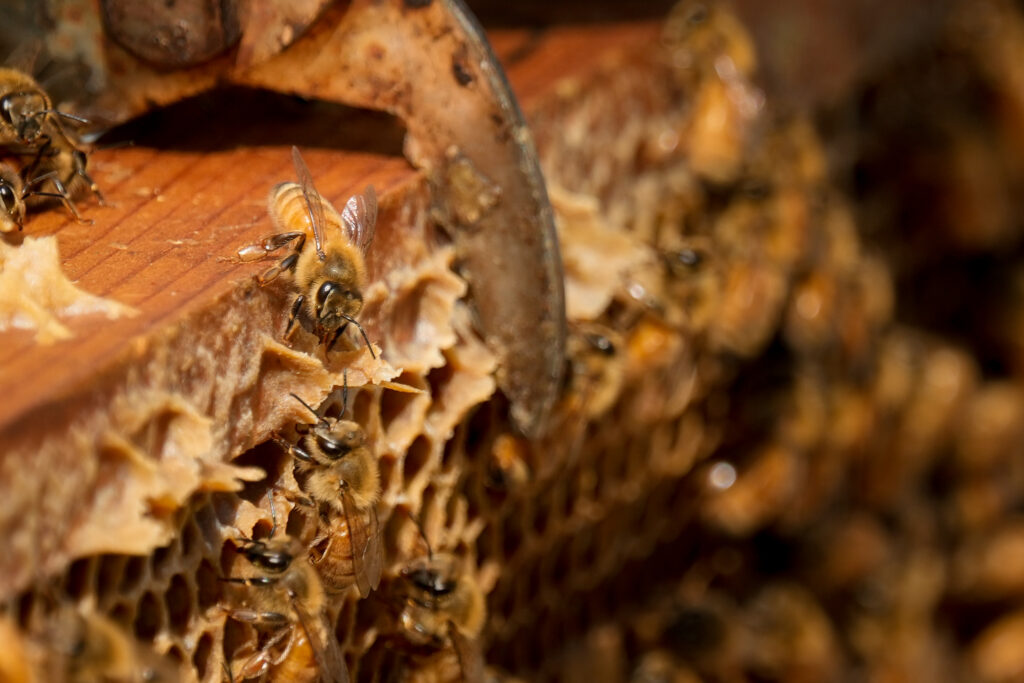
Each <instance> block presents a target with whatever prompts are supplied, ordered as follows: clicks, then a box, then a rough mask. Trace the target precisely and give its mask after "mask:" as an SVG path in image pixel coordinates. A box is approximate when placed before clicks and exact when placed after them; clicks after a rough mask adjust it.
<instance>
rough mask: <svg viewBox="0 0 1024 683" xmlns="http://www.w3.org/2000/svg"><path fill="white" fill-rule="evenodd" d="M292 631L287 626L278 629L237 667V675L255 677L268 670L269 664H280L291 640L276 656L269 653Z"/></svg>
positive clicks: (285, 655) (290, 644)
mask: <svg viewBox="0 0 1024 683" xmlns="http://www.w3.org/2000/svg"><path fill="white" fill-rule="evenodd" d="M292 634H293V631H292V630H291V629H287V628H281V629H278V631H277V633H275V634H274V635H273V637H271V638H270V639H269V640H268V641H267V642H266V643H264V644H263V646H262V647H261V648H260V649H259V651H258V652H257V653H256V654H254V655H252V656H251V657H249V659H247V660H246V661H245V662H244V663H243V664H242V666H241V667H240V668H239V675H240V676H241V677H242V678H255V677H257V676H263V675H264V674H266V673H267V671H269V670H270V667H271V666H274V665H277V664H280V663H281V662H282V661H284V659H285V657H287V656H288V652H289V651H290V650H291V647H292V642H289V643H288V645H287V646H286V647H285V648H283V650H284V651H283V652H281V653H280V654H278V656H277V657H273V656H272V655H271V651H272V650H273V649H274V648H275V647H277V645H278V644H279V643H280V642H281V641H282V640H284V639H285V638H287V637H289V636H291V635H292Z"/></svg>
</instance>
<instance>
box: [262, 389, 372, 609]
mask: <svg viewBox="0 0 1024 683" xmlns="http://www.w3.org/2000/svg"><path fill="white" fill-rule="evenodd" d="M292 396H293V397H294V398H295V400H297V401H298V402H299V403H301V404H302V405H303V406H305V407H306V409H307V410H309V412H310V413H312V415H313V417H314V418H316V420H317V421H316V423H315V424H298V425H296V427H295V429H296V431H297V432H298V433H299V434H300V439H299V442H298V443H297V444H291V443H288V442H285V441H283V440H279V443H281V445H282V446H283V447H284V448H285V449H286V450H287V451H288V453H289V454H291V455H292V456H293V457H294V458H295V459H296V468H295V469H296V472H295V474H296V479H297V480H298V481H299V486H300V487H301V488H302V490H303V491H304V492H305V493H306V495H308V496H309V497H310V499H311V500H312V501H313V503H314V504H315V505H316V506H317V507H318V508H323V509H324V510H325V511H326V512H327V515H326V519H327V522H326V524H325V525H323V528H322V529H321V531H320V534H318V536H317V538H316V539H314V540H313V542H312V543H311V547H312V548H313V549H314V553H315V554H318V556H316V555H315V556H314V559H313V562H314V564H315V565H316V566H317V568H318V569H319V570H320V573H321V575H322V576H323V579H324V583H325V584H326V585H327V586H328V588H330V589H332V590H340V589H342V588H345V587H347V586H350V585H351V584H352V580H353V578H354V580H355V584H356V587H357V588H358V589H359V594H360V595H362V596H363V597H366V596H367V595H369V593H370V591H371V590H374V589H375V588H377V585H378V584H379V583H380V574H381V569H382V566H383V564H384V554H383V549H382V546H381V544H380V528H379V524H378V521H377V508H376V504H377V500H378V499H379V498H380V470H379V468H378V466H377V458H376V456H375V455H374V454H373V452H372V450H371V449H370V447H369V445H368V444H367V442H366V432H365V431H364V430H363V428H362V426H361V425H360V424H359V423H357V422H353V421H352V420H346V419H345V417H344V410H345V409H346V407H347V405H348V381H347V380H346V382H345V386H344V389H343V398H342V414H341V415H340V416H339V417H337V418H328V417H323V416H321V415H320V414H319V413H317V412H316V411H315V410H314V409H313V408H312V407H311V406H310V405H309V404H307V403H306V402H305V401H303V400H302V399H301V398H299V397H298V396H295V394H292ZM342 524H344V529H342V528H341V525H342ZM346 537H347V540H348V543H345V542H344V541H345V539H346Z"/></svg>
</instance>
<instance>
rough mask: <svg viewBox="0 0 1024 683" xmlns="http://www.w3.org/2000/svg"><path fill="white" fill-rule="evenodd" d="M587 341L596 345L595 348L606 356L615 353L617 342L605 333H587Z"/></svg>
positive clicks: (593, 345)
mask: <svg viewBox="0 0 1024 683" xmlns="http://www.w3.org/2000/svg"><path fill="white" fill-rule="evenodd" d="M587 341H588V342H590V345H591V346H592V347H594V350H596V351H599V352H601V353H603V354H604V355H606V356H611V355H613V354H614V353H615V344H613V343H612V340H611V339H609V338H608V337H606V336H604V335H603V334H589V335H587Z"/></svg>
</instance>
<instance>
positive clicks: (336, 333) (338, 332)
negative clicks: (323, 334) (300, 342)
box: [321, 323, 348, 353]
mask: <svg viewBox="0 0 1024 683" xmlns="http://www.w3.org/2000/svg"><path fill="white" fill-rule="evenodd" d="M346 327H348V323H345V324H344V325H342V326H341V327H339V328H338V329H336V330H335V331H334V334H332V335H331V340H330V342H328V343H327V353H330V352H331V351H333V350H334V345H335V344H337V343H338V340H339V339H341V334H342V332H344V331H345V328H346ZM321 341H326V340H325V339H324V340H321Z"/></svg>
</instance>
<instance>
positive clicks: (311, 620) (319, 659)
mask: <svg viewBox="0 0 1024 683" xmlns="http://www.w3.org/2000/svg"><path fill="white" fill-rule="evenodd" d="M292 608H293V609H294V610H295V614H297V615H298V617H299V623H300V624H301V625H302V630H303V631H305V632H306V638H308V639H309V646H310V647H311V648H312V650H313V659H315V660H316V666H317V669H319V671H320V680H321V681H323V682H324V683H349V678H348V667H347V666H345V657H344V656H342V654H341V646H340V645H338V640H337V638H335V637H334V636H333V634H332V633H331V629H330V628H329V627H328V625H327V623H326V620H325V619H324V618H323V617H322V616H319V617H318V616H314V615H312V614H310V613H309V612H307V611H306V608H305V606H304V605H303V604H302V603H301V602H300V601H299V600H295V599H293V600H292ZM321 636H323V638H324V639H325V640H326V641H327V642H322V641H321Z"/></svg>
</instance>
